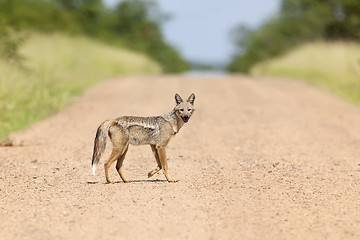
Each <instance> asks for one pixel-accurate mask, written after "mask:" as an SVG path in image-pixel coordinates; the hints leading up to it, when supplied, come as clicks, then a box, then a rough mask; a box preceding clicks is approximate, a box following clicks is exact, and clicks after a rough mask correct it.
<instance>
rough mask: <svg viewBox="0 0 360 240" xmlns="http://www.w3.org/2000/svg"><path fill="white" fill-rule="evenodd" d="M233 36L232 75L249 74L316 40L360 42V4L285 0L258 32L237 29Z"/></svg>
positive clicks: (337, 0)
mask: <svg viewBox="0 0 360 240" xmlns="http://www.w3.org/2000/svg"><path fill="white" fill-rule="evenodd" d="M232 37H233V40H234V43H235V45H236V46H237V49H238V50H237V52H236V54H235V55H234V57H233V58H232V60H231V62H230V63H229V64H228V66H227V70H228V71H230V72H245V73H247V72H249V71H250V69H251V67H252V66H254V65H255V64H256V63H258V62H261V61H264V60H267V59H270V58H272V57H276V56H279V55H281V54H283V53H285V52H287V51H288V50H290V49H292V48H294V47H296V46H298V45H300V44H302V43H305V42H309V41H313V40H320V39H323V40H324V39H325V40H340V39H341V40H351V41H359V40H360V1H358V0H282V2H281V8H280V11H279V13H278V14H277V15H276V16H273V17H272V18H270V19H269V20H268V21H266V22H265V23H264V24H263V25H262V26H260V27H259V28H257V29H250V28H248V27H246V26H243V25H241V26H238V27H236V28H235V29H234V31H233V33H232Z"/></svg>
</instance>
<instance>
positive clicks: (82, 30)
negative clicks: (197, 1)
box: [0, 0, 188, 72]
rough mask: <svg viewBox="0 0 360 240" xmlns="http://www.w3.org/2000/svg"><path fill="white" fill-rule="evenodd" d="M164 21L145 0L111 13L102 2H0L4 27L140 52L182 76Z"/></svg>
mask: <svg viewBox="0 0 360 240" xmlns="http://www.w3.org/2000/svg"><path fill="white" fill-rule="evenodd" d="M167 18H168V16H167V15H165V14H162V13H161V11H160V10H159V8H157V5H156V4H155V2H152V1H147V0H125V1H121V2H120V3H119V4H118V5H117V6H116V7H115V8H114V9H107V8H106V7H105V5H104V4H103V2H102V0H0V24H2V25H3V26H4V27H11V28H12V29H18V30H19V29H21V30H24V29H27V30H30V31H41V32H52V31H65V32H69V33H77V34H87V35H90V36H91V37H96V38H98V39H101V40H103V41H106V42H107V43H111V44H115V45H120V44H121V45H124V44H125V45H127V46H128V47H130V48H132V49H134V50H137V51H140V52H143V53H145V54H147V55H148V56H150V57H151V58H153V59H154V60H156V61H158V62H159V64H160V65H162V66H163V69H164V71H166V72H181V71H184V70H186V69H187V68H188V64H187V62H186V61H184V59H182V57H181V56H180V54H179V52H178V51H177V50H176V49H175V48H174V47H172V46H171V45H169V44H168V43H167V42H166V41H165V39H164V36H163V34H162V31H161V30H162V29H161V24H162V23H163V22H164V21H165V20H166V19H167ZM4 29H5V28H4ZM3 35H4V36H5V34H3ZM0 38H1V36H0ZM7 39H8V40H9V39H10V38H7ZM8 43H10V42H8ZM14 43H15V42H14ZM7 46H18V44H15V45H11V44H10V45H9V44H8V45H7ZM7 49H10V47H8V48H7ZM13 49H14V50H16V49H17V48H13Z"/></svg>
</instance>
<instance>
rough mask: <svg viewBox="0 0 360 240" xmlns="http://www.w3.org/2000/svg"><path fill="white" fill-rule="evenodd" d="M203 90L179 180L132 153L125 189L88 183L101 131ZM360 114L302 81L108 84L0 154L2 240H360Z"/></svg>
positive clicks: (140, 151) (176, 155)
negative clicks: (167, 178) (170, 178)
mask: <svg viewBox="0 0 360 240" xmlns="http://www.w3.org/2000/svg"><path fill="white" fill-rule="evenodd" d="M176 92H178V93H179V94H180V95H184V96H185V95H186V96H188V95H189V94H190V93H191V92H195V94H196V100H195V106H196V109H197V110H196V112H195V113H194V116H193V117H192V119H191V120H190V121H189V123H187V124H186V125H185V126H184V127H183V128H182V129H181V130H180V132H179V134H177V135H176V137H175V138H174V139H173V140H172V141H171V142H170V144H169V146H168V147H167V154H168V159H169V173H170V175H171V176H173V177H174V178H176V179H179V182H177V183H167V182H166V181H165V177H164V176H163V174H162V173H158V174H156V175H155V176H154V177H153V178H151V179H147V173H148V171H150V170H151V169H153V168H154V167H155V166H156V162H155V160H154V159H153V156H152V153H151V149H150V147H148V146H140V147H136V146H130V148H129V152H128V154H127V156H126V159H125V162H124V173H125V174H126V176H127V177H128V178H129V179H131V180H135V181H134V182H132V183H129V184H124V183H122V182H120V179H119V177H118V175H117V173H116V171H115V167H113V168H112V171H111V174H110V177H111V178H112V179H119V182H117V183H115V184H105V177H104V173H103V169H102V164H103V163H104V161H105V159H104V158H105V157H107V156H108V155H109V148H108V149H107V151H106V152H105V154H104V155H103V159H102V160H101V162H100V165H99V167H98V170H97V173H96V176H95V177H94V178H93V177H92V175H91V166H90V161H91V160H90V158H91V154H92V148H93V140H94V137H95V132H96V128H97V127H98V125H99V124H100V123H101V122H102V121H103V120H105V119H109V118H114V117H118V116H121V115H138V116H150V115H160V114H163V113H166V112H168V111H170V110H171V109H172V108H173V107H174V99H173V98H174V94H175V93H176ZM359 123H360V110H359V108H358V107H355V106H353V105H351V104H349V103H346V102H344V101H342V100H340V99H337V98H335V97H333V96H331V95H329V94H327V93H326V92H323V91H321V90H318V89H314V88H313V87H311V86H308V85H307V84H304V83H302V82H297V81H292V80H283V79H271V78H249V77H242V76H232V77H230V76H229V77H227V76H214V77H189V76H187V77H186V76H129V77H121V78H114V79H111V80H108V81H105V82H103V83H101V84H98V85H96V86H94V87H92V88H91V89H89V90H88V91H86V92H85V93H84V94H83V95H81V96H79V97H78V99H76V101H75V103H74V104H72V105H71V106H69V107H67V108H66V109H64V110H63V111H61V112H59V113H57V114H55V115H54V116H52V117H50V118H48V119H46V120H44V121H41V122H39V123H36V124H34V125H33V126H31V127H30V128H29V129H27V130H25V131H22V132H18V133H14V134H13V135H12V138H14V139H15V142H21V143H23V146H21V147H20V146H19V147H16V146H15V147H3V148H0V169H1V172H0V196H1V199H2V201H1V202H0V209H1V215H0V236H1V239H85V238H86V239H153V238H157V239H325V238H326V239H359V238H360V231H359V229H360V199H359V196H360V186H359V184H360V160H359V156H360V124H359Z"/></svg>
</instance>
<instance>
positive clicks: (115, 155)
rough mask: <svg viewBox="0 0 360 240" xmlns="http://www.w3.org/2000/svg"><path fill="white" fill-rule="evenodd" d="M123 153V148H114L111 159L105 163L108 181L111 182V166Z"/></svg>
mask: <svg viewBox="0 0 360 240" xmlns="http://www.w3.org/2000/svg"><path fill="white" fill-rule="evenodd" d="M121 153H122V149H119V148H113V150H112V152H111V155H110V157H109V159H108V160H107V161H106V162H105V164H104V168H105V177H106V182H107V183H111V181H110V177H109V168H110V166H111V165H112V164H113V163H114V162H115V161H116V160H117V159H119V157H120V156H121Z"/></svg>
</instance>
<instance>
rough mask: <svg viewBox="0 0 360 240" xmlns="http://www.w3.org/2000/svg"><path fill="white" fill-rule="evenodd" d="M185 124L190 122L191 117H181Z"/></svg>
mask: <svg viewBox="0 0 360 240" xmlns="http://www.w3.org/2000/svg"><path fill="white" fill-rule="evenodd" d="M181 118H182V120H183V121H184V122H188V121H189V119H190V117H189V116H183V117H181Z"/></svg>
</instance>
